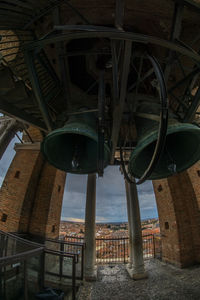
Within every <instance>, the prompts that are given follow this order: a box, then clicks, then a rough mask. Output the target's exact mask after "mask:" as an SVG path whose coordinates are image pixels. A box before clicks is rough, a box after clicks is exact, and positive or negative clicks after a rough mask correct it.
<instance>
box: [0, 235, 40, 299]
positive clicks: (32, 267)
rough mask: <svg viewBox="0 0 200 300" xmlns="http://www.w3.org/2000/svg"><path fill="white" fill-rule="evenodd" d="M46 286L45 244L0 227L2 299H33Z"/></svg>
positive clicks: (0, 288) (0, 283) (0, 291)
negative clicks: (17, 235)
mask: <svg viewBox="0 0 200 300" xmlns="http://www.w3.org/2000/svg"><path fill="white" fill-rule="evenodd" d="M43 287H44V247H43V246H42V245H39V244H36V243H32V242H29V241H26V240H23V239H21V238H19V237H16V236H14V235H12V234H8V233H4V232H2V231H0V299H8V300H9V299H19V298H20V297H22V298H23V299H25V300H28V299H30V298H31V297H33V295H34V294H35V293H36V292H39V290H41V288H43Z"/></svg>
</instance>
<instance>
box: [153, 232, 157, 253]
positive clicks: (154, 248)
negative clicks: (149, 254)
mask: <svg viewBox="0 0 200 300" xmlns="http://www.w3.org/2000/svg"><path fill="white" fill-rule="evenodd" d="M153 257H154V258H156V247H155V237H154V234H153Z"/></svg>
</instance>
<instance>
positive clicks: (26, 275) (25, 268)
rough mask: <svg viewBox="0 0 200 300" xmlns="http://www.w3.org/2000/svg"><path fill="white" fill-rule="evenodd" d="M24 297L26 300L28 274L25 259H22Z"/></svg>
mask: <svg viewBox="0 0 200 300" xmlns="http://www.w3.org/2000/svg"><path fill="white" fill-rule="evenodd" d="M24 299H25V300H28V274H27V262H26V260H25V261H24Z"/></svg>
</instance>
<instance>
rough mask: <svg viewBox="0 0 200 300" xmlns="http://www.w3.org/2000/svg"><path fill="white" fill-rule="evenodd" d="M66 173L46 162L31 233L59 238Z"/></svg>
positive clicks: (36, 198)
mask: <svg viewBox="0 0 200 300" xmlns="http://www.w3.org/2000/svg"><path fill="white" fill-rule="evenodd" d="M65 179H66V173H65V172H63V171H60V170H58V169H56V168H54V167H53V166H51V165H50V164H49V163H47V162H45V164H44V166H43V169H42V172H41V177H40V181H39V183H38V187H37V192H36V196H35V201H34V206H33V211H32V215H31V219H30V223H29V233H30V234H33V235H36V236H40V237H42V238H44V237H46V238H58V236H59V225H60V215H61V209H62V199H63V193H64V186H65Z"/></svg>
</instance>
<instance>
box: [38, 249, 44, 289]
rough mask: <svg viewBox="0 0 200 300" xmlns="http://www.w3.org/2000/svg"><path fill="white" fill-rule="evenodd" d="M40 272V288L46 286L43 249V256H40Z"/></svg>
mask: <svg viewBox="0 0 200 300" xmlns="http://www.w3.org/2000/svg"><path fill="white" fill-rule="evenodd" d="M40 266H41V269H40V274H39V285H40V289H43V288H44V285H45V284H44V281H45V250H43V252H42V254H41V257H40Z"/></svg>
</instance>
